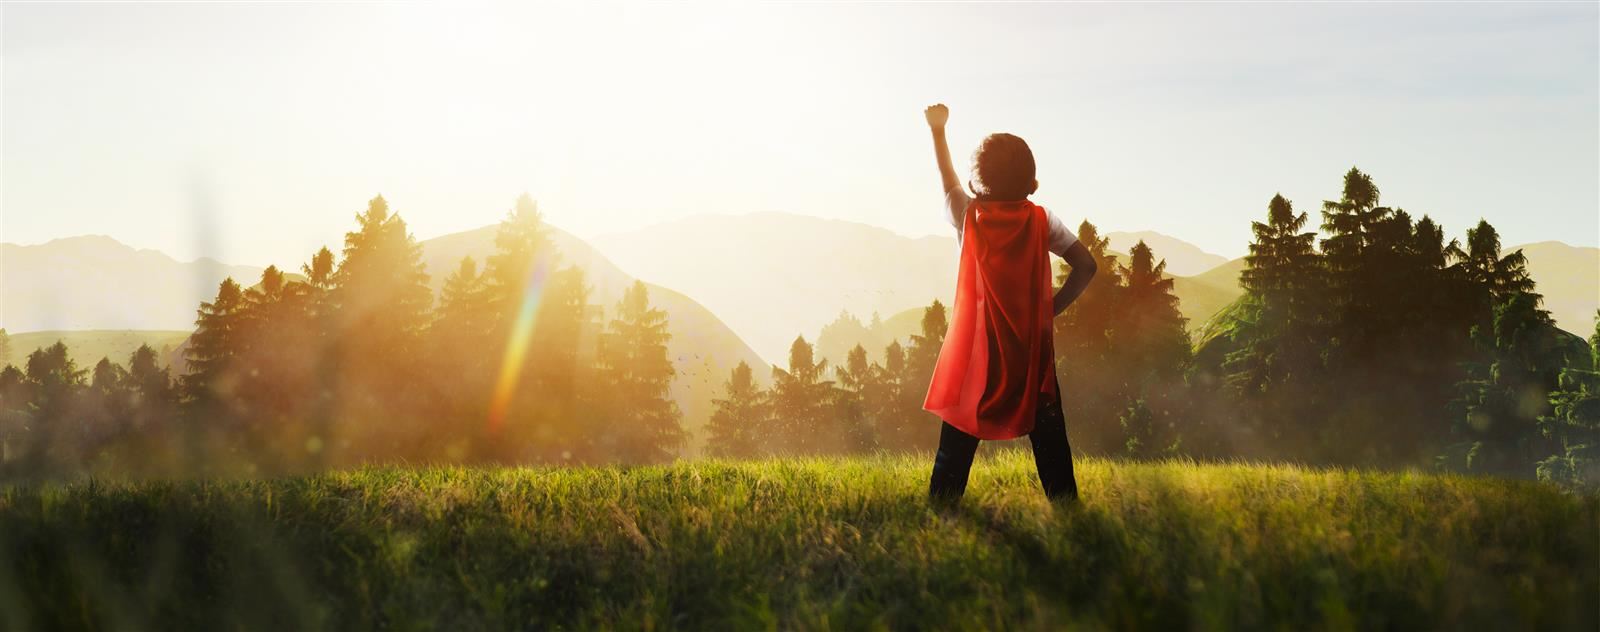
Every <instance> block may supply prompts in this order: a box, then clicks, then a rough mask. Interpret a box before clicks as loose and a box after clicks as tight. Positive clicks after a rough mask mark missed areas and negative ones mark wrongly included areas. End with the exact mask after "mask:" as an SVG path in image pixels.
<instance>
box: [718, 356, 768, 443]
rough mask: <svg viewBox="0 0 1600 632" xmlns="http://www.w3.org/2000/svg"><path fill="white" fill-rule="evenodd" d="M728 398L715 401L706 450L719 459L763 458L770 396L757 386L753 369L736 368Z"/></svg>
mask: <svg viewBox="0 0 1600 632" xmlns="http://www.w3.org/2000/svg"><path fill="white" fill-rule="evenodd" d="M723 392H724V393H725V394H726V396H725V397H724V398H722V399H716V400H712V404H714V405H715V406H716V410H715V411H714V412H712V413H711V419H710V421H709V422H707V425H706V431H707V433H708V438H707V443H706V448H707V450H708V451H709V452H710V453H711V456H714V457H718V458H750V457H755V456H759V455H761V454H762V452H761V450H762V448H763V446H764V445H765V443H766V441H765V439H766V437H764V436H762V433H763V432H764V431H765V430H766V428H767V426H768V423H767V420H768V417H769V413H768V405H767V401H766V393H765V392H764V390H763V389H762V388H761V385H759V384H756V381H755V373H754V372H753V371H751V370H750V365H749V364H746V363H744V362H740V363H739V365H738V366H736V367H733V372H732V374H731V375H730V376H729V377H728V381H727V383H726V384H725V385H724V387H723Z"/></svg>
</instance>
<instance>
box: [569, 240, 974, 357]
mask: <svg viewBox="0 0 1600 632" xmlns="http://www.w3.org/2000/svg"><path fill="white" fill-rule="evenodd" d="M591 241H592V243H593V244H594V246H595V248H596V249H597V250H599V251H601V252H603V253H605V255H606V256H607V257H608V258H610V259H611V260H613V261H615V262H616V263H617V265H618V266H620V267H622V269H624V270H627V271H629V272H630V273H632V274H635V275H637V276H639V277H640V278H642V279H644V280H646V281H649V282H652V283H658V284H661V285H665V286H669V287H673V288H676V289H678V290H679V291H682V292H684V293H686V294H688V295H690V296H693V297H695V298H696V299H697V300H699V301H700V302H701V303H702V304H704V305H705V306H706V307H707V308H710V309H711V311H712V312H715V313H716V314H718V315H720V316H722V317H723V318H724V319H725V320H726V321H727V323H728V325H729V326H731V327H732V328H733V330H734V331H736V332H738V333H739V335H740V337H742V338H744V339H745V340H746V341H747V342H749V343H750V346H751V347H752V348H754V349H755V350H756V352H757V353H759V354H761V356H762V357H763V358H766V359H767V360H768V361H769V362H774V363H784V362H786V361H787V358H788V355H789V345H790V344H791V343H793V342H794V338H795V336H797V335H800V334H805V335H806V336H807V337H808V338H809V337H810V336H811V335H812V334H813V333H815V332H816V331H817V330H818V329H820V328H821V327H822V326H823V325H824V324H826V323H829V322H832V321H833V319H834V318H835V317H836V316H837V315H838V314H839V311H840V310H845V311H848V312H850V313H852V314H871V313H873V312H878V313H880V314H894V313H897V312H900V311H903V310H906V309H909V308H912V307H917V306H925V305H927V304H928V303H930V302H932V301H933V299H935V298H940V297H945V296H946V295H947V294H949V293H950V292H951V288H953V287H954V283H955V266H956V254H957V253H956V245H955V239H954V238H952V237H922V238H917V239H913V238H910V237H904V236H901V235H899V234H897V233H894V232H892V231H889V230H887V229H883V228H878V227H876V226H868V225H866V224H858V223H854V222H846V221H840V220H831V219H822V218H817V217H810V216H804V215H793V214H788V213H750V214H747V215H701V216H694V217H689V218H685V219H680V220H676V221H672V222H667V223H664V224H658V225H655V226H650V227H646V228H641V229H638V230H632V231H627V232H622V233H614V234H609V235H601V236H598V237H596V238H594V239H593V240H591ZM945 300H947V301H948V298H946V299H945Z"/></svg>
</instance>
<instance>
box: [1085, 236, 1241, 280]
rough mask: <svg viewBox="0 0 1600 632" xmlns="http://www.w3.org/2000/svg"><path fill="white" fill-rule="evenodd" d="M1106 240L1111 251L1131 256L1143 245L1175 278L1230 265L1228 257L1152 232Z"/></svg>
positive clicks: (1109, 237) (1107, 237)
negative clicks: (1134, 249) (1136, 247)
mask: <svg viewBox="0 0 1600 632" xmlns="http://www.w3.org/2000/svg"><path fill="white" fill-rule="evenodd" d="M1073 228H1076V227H1073ZM1105 237H1106V239H1107V240H1109V241H1110V242H1111V244H1110V245H1111V249H1112V250H1115V251H1118V252H1128V251H1129V250H1132V249H1133V245H1134V244H1136V243H1139V242H1140V241H1143V242H1144V243H1145V245H1147V246H1150V249H1151V250H1154V251H1155V252H1156V255H1157V256H1159V257H1161V258H1162V259H1165V260H1166V261H1167V272H1168V273H1169V274H1172V275H1173V276H1194V275H1196V274H1200V273H1203V272H1205V271H1207V270H1210V269H1212V268H1215V267H1217V266H1220V265H1222V264H1225V263H1227V262H1228V258H1227V257H1224V256H1222V255H1216V254H1211V253H1209V252H1206V251H1204V250H1201V249H1200V247H1199V246H1196V245H1194V244H1191V243H1189V242H1187V241H1184V240H1182V239H1178V238H1177V237H1172V236H1170V235H1164V234H1162V233H1158V232H1156V231H1153V230H1141V231H1137V232H1122V231H1112V232H1109V233H1106V234H1105Z"/></svg>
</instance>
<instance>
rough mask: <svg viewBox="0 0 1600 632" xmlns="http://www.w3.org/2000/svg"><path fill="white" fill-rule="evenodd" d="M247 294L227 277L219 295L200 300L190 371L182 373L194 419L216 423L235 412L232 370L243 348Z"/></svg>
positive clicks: (187, 352)
mask: <svg viewBox="0 0 1600 632" xmlns="http://www.w3.org/2000/svg"><path fill="white" fill-rule="evenodd" d="M243 310H244V293H243V292H242V291H241V290H240V289H239V284H238V283H235V282H234V281H233V279H231V278H229V279H224V280H223V281H222V283H221V284H220V285H219V286H218V287H217V297H216V298H215V299H214V300H212V301H211V302H209V303H201V304H200V309H199V317H198V318H197V319H196V320H195V332H194V335H192V336H190V337H189V348H188V349H186V350H185V351H184V357H185V360H186V361H187V363H188V365H189V371H188V373H187V374H185V375H184V376H183V379H182V384H183V394H184V399H185V401H186V402H187V404H188V407H189V412H190V415H191V417H192V418H194V419H195V420H196V421H197V422H200V423H206V424H215V423H219V422H222V421H223V420H224V419H225V418H227V417H228V416H230V415H231V414H233V413H234V408H235V406H234V405H233V402H234V398H235V395H234V386H235V385H234V384H233V380H234V379H235V378H236V376H235V375H234V374H233V373H232V371H230V369H231V367H232V365H233V362H234V360H235V358H236V357H237V356H238V352H239V349H240V346H239V343H238V333H239V330H240V328H241V327H242V323H241V322H240V321H241V318H240V316H241V314H242V312H243Z"/></svg>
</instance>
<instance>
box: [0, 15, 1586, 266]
mask: <svg viewBox="0 0 1600 632" xmlns="http://www.w3.org/2000/svg"><path fill="white" fill-rule="evenodd" d="M0 23H3V30H0V32H3V38H4V39H3V45H0V51H3V56H4V63H3V76H0V88H3V93H0V117H3V125H0V132H3V139H0V150H3V181H0V187H3V188H0V204H3V206H0V241H6V242H13V243H25V244H27V243H41V242H44V241H47V240H49V239H52V238H57V237H64V236H71V235H79V234H105V235H110V236H112V237H114V238H117V239H119V240H121V241H123V242H125V243H128V244H131V245H134V246H138V247H143V248H155V249H159V250H162V251H165V252H167V253H169V254H172V255H174V256H176V257H179V258H180V259H191V258H194V257H199V256H209V257H213V258H217V259H220V260H223V261H226V262H229V263H241V264H254V265H266V264H270V263H275V264H279V265H289V266H291V267H292V268H298V267H299V264H300V263H302V262H304V261H305V260H307V259H308V258H309V256H310V254H311V253H312V252H314V251H315V250H316V249H317V248H318V247H321V246H323V245H328V246H331V247H333V248H334V249H335V250H337V249H338V246H339V244H340V243H341V241H342V238H343V234H344V233H345V232H346V231H348V230H350V229H352V227H353V226H354V215H355V214H356V213H358V212H360V211H361V210H363V209H364V208H365V206H366V202H367V200H368V199H369V198H371V197H372V196H374V195H377V194H379V193H381V194H382V195H384V197H385V198H386V199H387V200H388V201H389V203H390V205H391V208H393V209H394V210H395V211H397V212H399V213H400V214H401V216H402V217H404V218H405V219H406V220H407V221H408V222H409V224H410V226H411V228H412V230H413V232H414V234H415V235H416V236H417V237H418V238H422V239H426V238H429V237H434V236H438V235H442V234H446V233H450V232H455V231H461V230H468V229H472V228H477V227H480V226H484V225H487V224H490V223H493V222H496V221H498V220H499V219H500V218H501V217H502V216H503V215H504V214H505V212H506V210H507V209H509V208H510V207H511V206H512V204H513V203H514V201H515V199H516V197H517V196H518V195H519V194H521V193H523V192H527V193H529V194H530V195H532V196H533V197H534V198H535V199H536V200H538V201H539V204H540V208H541V209H542V210H543V211H544V213H545V214H546V217H547V219H548V221H550V222H551V223H552V224H555V225H557V226H559V227H561V228H564V229H566V230H569V231H571V232H573V233H575V234H577V235H578V236H580V237H592V236H596V235H600V234H605V233H610V232H619V231H629V230H636V229H639V228H642V227H647V226H650V225H652V224H656V223H660V222H665V221H670V220H672V219H674V218H679V217H684V216H688V215H694V214H702V213H747V212H756V211H783V212H792V213H801V214H809V215H816V216H822V217H829V218H837V219H847V220H853V221H859V222H863V223H867V224H873V225H877V226H882V227H885V228H888V229H891V230H894V231H896V232H899V233H902V234H905V235H909V236H919V235H926V234H945V233H947V232H948V231H949V229H948V227H947V226H945V225H944V224H942V223H941V221H940V219H939V216H938V213H937V211H938V208H939V201H940V193H941V192H940V190H939V177H938V173H937V171H936V169H935V165H934V160H933V157H932V150H931V143H930V141H929V138H928V132H927V129H926V125H925V123H924V121H923V119H922V109H923V107H924V106H926V105H927V104H929V103H933V102H943V103H946V104H948V105H949V106H950V108H951V117H950V124H949V134H950V142H951V146H952V149H953V151H954V153H955V154H956V157H957V162H958V169H961V170H965V169H966V167H967V164H968V157H969V155H970V152H971V150H972V148H973V147H974V146H976V144H977V142H978V141H979V139H981V138H982V137H983V135H985V134H987V133H990V132H997V131H1008V132H1012V133H1015V134H1018V135H1020V136H1022V137H1023V138H1024V139H1026V140H1027V141H1028V142H1029V144H1030V145H1031V146H1032V147H1033V150H1034V153H1035V156H1036V159H1037V162H1038V165H1039V180H1040V188H1039V191H1038V193H1037V194H1036V195H1035V197H1034V199H1035V200H1036V201H1038V202H1039V203H1041V204H1043V205H1045V206H1046V207H1048V208H1051V209H1052V210H1054V211H1056V212H1057V213H1058V214H1061V215H1062V216H1063V217H1064V218H1066V219H1068V220H1069V223H1070V224H1072V225H1076V223H1077V221H1079V220H1081V219H1084V218H1087V219H1089V220H1091V221H1093V222H1094V223H1095V224H1096V225H1098V226H1099V227H1100V228H1101V229H1102V230H1103V231H1109V230H1156V231H1159V232H1162V233H1166V234H1169V235H1174V236H1177V237H1180V238H1182V239H1185V240H1187V241H1190V242H1192V243H1195V244H1197V245H1199V246H1200V247H1202V248H1204V249H1205V250H1208V251H1211V252H1214V253H1217V254H1222V255H1226V256H1239V255H1242V254H1244V253H1245V251H1246V245H1247V243H1248V242H1249V239H1250V229H1249V222H1250V221H1252V220H1256V219H1260V218H1262V217H1263V216H1264V215H1265V211H1266V205H1267V201H1268V200H1269V199H1270V198H1271V197H1272V196H1273V194H1275V193H1282V194H1283V195H1284V196H1286V197H1288V198H1289V199H1290V200H1292V201H1293V202H1294V204H1295V207H1296V209H1298V210H1303V211H1309V212H1310V213H1311V215H1312V216H1313V218H1315V217H1316V214H1317V210H1318V209H1319V208H1320V206H1321V202H1322V200H1325V199H1336V198H1337V197H1338V194H1339V190H1340V182H1341V177H1342V175H1343V174H1344V173H1345V171H1347V170H1348V169H1349V168H1350V167H1351V166H1358V167H1360V168H1361V169H1362V170H1363V171H1366V172H1368V173H1370V174H1372V176H1373V178H1374V180H1375V181H1376V182H1377V184H1378V186H1379V187H1380V189H1381V190H1382V192H1383V201H1384V202H1385V203H1386V204H1387V205H1389V206H1394V207H1400V208H1404V209H1406V210H1407V211H1408V212H1410V213H1412V214H1413V215H1414V216H1420V215H1422V214H1428V215H1431V216H1432V217H1434V218H1435V219H1436V220H1438V221H1440V222H1442V223H1443V224H1444V226H1445V228H1446V230H1447V231H1448V232H1447V234H1448V235H1449V236H1452V237H1460V236H1462V235H1463V233H1464V231H1465V229H1466V228H1467V227H1468V226H1469V225H1470V224H1472V223H1476V221H1477V220H1478V219H1479V218H1480V217H1482V218H1487V219H1489V220H1490V221H1491V222H1492V223H1494V224H1495V225H1496V227H1497V228H1498V229H1499V230H1500V232H1501V234H1502V237H1503V239H1504V241H1505V242H1506V243H1507V244H1516V243H1523V242H1531V241H1541V240H1549V239H1559V240H1562V241H1565V242H1567V243H1570V244H1574V245H1584V246H1594V245H1597V242H1600V90H1597V84H1600V3H1593V2H1582V3H1470V4H1469V3H1455V4H1419V3H1352V4H1336V3H1285V4H1247V3H1204V4H1162V3H1155V4H1101V3H1059V4H999V5H996V4H984V5H979V4H915V3H897V4H855V3H817V4H800V3H789V4H760V5H748V4H691V5H683V4H597V3H590V4H583V5H539V6H536V7H528V6H523V5H512V4H469V3H405V4H365V3H361V4H356V3H345V4H316V3H295V4H269V3H224V4H189V3H168V4H23V5H18V4H8V5H4V6H0ZM1313 222H1315V220H1313Z"/></svg>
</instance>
